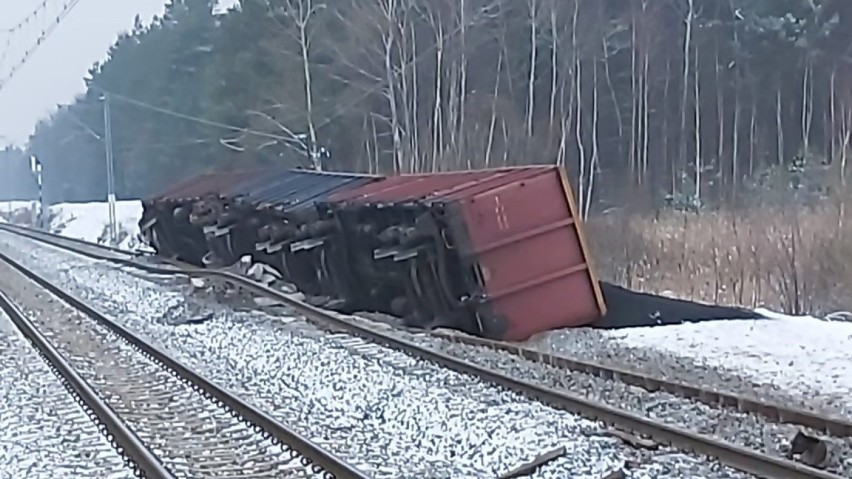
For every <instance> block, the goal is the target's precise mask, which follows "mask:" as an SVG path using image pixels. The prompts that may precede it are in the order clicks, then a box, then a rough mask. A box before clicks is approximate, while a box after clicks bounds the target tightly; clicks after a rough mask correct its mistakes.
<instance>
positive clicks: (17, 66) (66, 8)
mask: <svg viewBox="0 0 852 479" xmlns="http://www.w3.org/2000/svg"><path fill="white" fill-rule="evenodd" d="M79 3H80V0H66V1H65V2H64V3H63V5H62V7H61V9H60V11H59V13H58V14H57V15H56V19H55V20H53V21H51V22H50V24H49V25H48V26H47V27H45V28H43V29H42V30H41V32H40V33H39V35H38V37H37V38H36V40H35V41H34V42H33V43H32V44H30V45H29V46H28V47H27V48H26V49H25V50H24V54H23V55H22V56H21V58H20V59H18V60H17V61H15V62H13V63H12V68H11V69H10V70H9V72H8V73H6V74H5V75H2V76H0V90H2V89H3V87H4V86H5V85H6V84H8V82H9V80H11V79H12V78H14V77H15V75H16V74H17V73H18V72H19V71H20V70H21V68H22V67H23V66H24V65H26V64H27V62H28V61H29V60H30V58H32V56H33V54H34V53H35V52H36V51H37V50H38V49H39V47H41V46H42V45H43V44H44V42H45V41H46V40H47V39H48V38H49V37H50V35H51V34H53V32H54V31H55V30H56V28H57V27H58V26H59V25H60V24H61V23H62V22H63V21H64V20H65V18H67V17H68V15H69V14H70V13H71V12H72V11H73V10H74V8H75V7H76V6H77V5H79ZM47 4H48V1H47V0H42V3H41V5H39V7H37V8H36V9H35V10H34V11H33V12H32V13H30V14H29V15H27V16H26V17H25V18H24V20H22V21H21V22H19V24H18V25H20V26H18V25H15V26H14V27H13V29H9V30H8V31H7V32H5V33H9V38H7V40H6V46H5V48H4V52H3V55H2V57H3V59H4V60H5V57H6V56H7V55H8V50H9V48H10V45H11V38H12V34H14V33H17V32H18V31H19V30H20V29H21V28H22V26H23V25H26V24H27V23H29V22H32V21H34V20H35V18H36V17H37V16H38V15H39V14H40V13H41V12H42V11H44V10H46V9H47Z"/></svg>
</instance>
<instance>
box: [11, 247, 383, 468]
mask: <svg viewBox="0 0 852 479" xmlns="http://www.w3.org/2000/svg"><path fill="white" fill-rule="evenodd" d="M0 261H3V262H5V263H7V264H9V265H10V266H12V267H13V268H14V269H16V270H18V271H19V272H20V273H22V274H23V275H24V276H26V277H27V278H29V279H30V280H32V281H33V282H35V283H36V284H38V285H39V286H41V287H42V288H44V289H45V290H47V291H49V292H50V293H52V294H53V295H55V296H57V297H58V298H60V299H61V300H62V301H64V302H66V303H68V304H69V305H71V306H72V307H74V308H75V309H77V310H79V311H81V312H82V313H84V314H86V315H87V316H89V317H91V318H92V319H94V320H95V321H97V322H98V323H99V324H101V325H103V326H105V327H107V328H109V329H110V330H112V331H113V332H114V333H116V334H118V335H119V336H121V337H122V338H124V339H125V340H127V341H128V342H129V343H130V344H132V345H133V346H135V347H137V348H139V349H140V350H142V351H143V352H145V353H146V354H148V355H150V356H151V357H153V358H154V359H156V360H157V361H159V362H161V363H162V364H164V365H165V366H166V367H168V368H170V369H172V370H173V371H174V372H175V373H177V374H178V376H179V377H181V378H183V379H185V380H187V381H189V382H190V383H191V384H192V385H193V386H194V387H197V388H199V389H201V390H203V391H205V392H206V393H207V394H209V395H210V396H211V397H213V398H215V399H216V400H218V401H219V402H221V403H222V404H224V405H225V406H227V407H228V408H230V409H232V410H234V411H236V412H237V413H239V414H240V416H242V418H243V419H245V420H246V421H248V422H250V423H252V425H253V426H254V427H255V430H256V431H257V432H260V431H265V432H266V433H268V434H269V435H270V436H272V437H273V438H275V439H276V440H277V441H279V442H280V443H282V444H285V445H287V446H288V447H290V448H291V449H293V450H294V451H296V452H298V453H299V454H300V455H301V456H303V457H305V458H307V459H309V460H310V461H311V462H312V463H314V464H316V465H317V466H320V467H322V469H324V470H326V471H327V472H329V473H330V474H332V475H333V476H334V477H335V478H336V479H368V477H369V476H366V475H364V474H363V473H361V472H360V471H358V470H357V469H355V468H354V467H352V466H350V465H349V464H347V463H346V462H344V461H343V460H342V459H339V458H337V457H335V456H334V455H332V454H331V453H329V452H327V451H325V450H323V449H322V448H320V447H319V446H317V445H316V444H314V443H313V442H311V441H310V440H309V439H307V438H305V437H302V436H301V435H300V434H299V433H297V432H296V431H294V430H292V429H290V428H288V427H287V426H285V425H283V424H281V423H280V422H278V421H277V420H276V419H274V418H273V417H271V416H269V415H268V414H267V413H265V412H263V411H261V410H259V409H257V408H255V407H254V406H252V405H250V404H248V403H247V402H245V401H243V400H242V399H240V398H239V397H237V396H235V395H234V394H232V393H230V392H229V391H227V390H225V389H223V388H221V387H219V386H217V385H215V384H213V383H212V382H210V381H209V380H207V379H206V378H204V377H202V376H201V375H199V374H198V373H196V372H194V371H192V370H191V369H189V368H188V367H186V366H184V365H183V364H182V363H180V362H179V361H177V360H175V359H173V358H172V357H170V356H169V355H167V354H165V353H164V352H162V351H160V350H159V349H157V348H156V347H154V346H152V345H151V344H149V343H147V342H146V341H145V340H143V339H142V338H140V337H139V336H137V335H136V334H134V333H133V332H131V331H130V330H129V329H127V328H125V327H124V326H122V325H120V324H118V323H116V322H115V321H113V320H111V319H109V318H107V317H106V316H105V315H103V314H101V313H100V312H99V311H97V310H96V309H94V308H92V307H91V306H89V305H87V304H86V303H85V302H83V301H82V300H80V299H78V298H77V297H76V296H75V295H73V294H71V293H69V292H67V291H64V290H62V289H61V288H59V287H58V286H56V285H54V284H53V283H51V282H50V281H48V280H46V279H45V278H43V277H41V276H40V275H38V274H36V273H35V272H33V271H31V270H30V269H28V268H27V267H25V266H23V265H22V264H20V263H18V262H17V261H15V260H13V259H12V258H10V257H9V256H8V255H6V254H5V253H0ZM171 272H172V273H174V271H171Z"/></svg>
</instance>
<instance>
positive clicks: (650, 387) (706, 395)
mask: <svg viewBox="0 0 852 479" xmlns="http://www.w3.org/2000/svg"><path fill="white" fill-rule="evenodd" d="M0 229H7V230H10V231H12V232H13V233H16V234H20V235H22V236H26V237H29V238H31V239H34V240H36V241H45V239H44V237H47V238H51V239H53V240H56V242H64V243H73V244H77V245H80V246H84V247H88V248H97V249H105V250H108V251H111V252H113V253H119V254H123V255H126V256H129V257H145V256H146V255H141V254H139V253H138V252H133V251H126V250H121V249H118V248H112V247H108V246H103V245H99V244H95V243H91V242H88V241H84V240H80V239H77V238H67V237H64V236H60V235H57V234H55V233H50V232H45V231H41V230H34V229H30V228H25V227H22V226H18V225H11V224H0ZM48 242H49V243H52V244H54V245H56V246H59V245H57V244H56V243H55V242H53V241H48ZM60 247H63V248H65V249H69V248H68V247H67V246H60ZM75 251H76V252H77V253H79V254H82V255H84V256H88V257H90V258H93V259H98V260H108V261H115V262H119V263H122V264H125V265H128V266H132V267H135V268H143V269H147V270H148V271H149V272H152V273H167V274H168V273H172V274H174V273H181V272H185V271H189V270H192V271H194V273H193V274H196V275H206V276H211V275H213V276H218V277H222V276H223V275H229V274H231V273H227V272H223V271H216V270H212V269H198V268H195V267H194V266H191V265H186V264H183V263H180V262H177V261H169V260H162V259H161V261H168V264H170V265H172V266H173V267H175V268H178V269H179V270H180V271H175V270H172V269H169V270H166V269H159V268H157V267H156V266H153V265H142V266H140V265H139V263H138V262H136V261H128V260H126V259H121V258H112V257H108V256H104V255H101V254H98V253H94V252H91V251H88V250H78V249H76V248H75ZM225 277H228V276H225ZM236 278H238V279H237V280H238V281H240V282H241V283H242V284H244V285H245V284H246V281H250V280H247V279H246V278H243V277H239V276H237V277H236ZM228 279H232V280H233V279H234V278H232V277H228ZM252 283H253V282H252ZM261 293H262V292H261ZM262 294H264V295H266V296H268V295H267V294H266V293H262ZM431 334H432V335H433V336H435V337H438V338H441V339H445V340H448V341H455V342H460V343H463V344H466V345H469V346H475V347H484V348H490V349H493V350H500V351H503V352H506V353H509V354H513V355H516V356H519V357H521V358H523V359H527V360H530V361H534V362H538V363H542V364H545V365H550V366H555V367H560V368H563V369H568V370H571V371H577V372H581V373H586V374H590V375H593V376H596V377H599V378H602V379H607V380H614V381H619V382H623V383H625V384H629V385H632V386H637V387H640V388H643V389H645V390H647V391H649V392H657V391H664V392H668V393H671V394H674V395H676V396H680V397H683V398H686V399H692V400H695V401H698V402H701V403H703V404H707V405H708V406H712V407H728V408H732V409H735V410H737V411H739V412H744V413H754V414H757V415H760V416H763V417H765V418H767V419H768V420H770V421H772V422H777V423H783V424H796V425H799V426H804V427H808V428H810V429H813V430H815V431H819V432H822V433H825V434H828V435H832V436H836V437H852V421H850V420H848V419H846V418H843V417H839V416H836V415H829V414H820V413H817V412H813V411H808V410H805V409H802V408H798V407H790V406H784V405H781V404H777V403H772V402H764V401H760V400H758V399H753V398H749V397H746V396H743V395H740V394H734V393H730V392H725V391H719V390H715V389H714V390H711V389H706V388H703V387H701V386H696V385H692V384H687V383H684V382H680V381H676V380H671V379H666V378H661V377H655V376H651V375H647V374H643V373H640V372H637V371H630V370H627V369H624V368H620V367H618V366H612V365H605V364H601V363H597V362H593V361H589V360H579V359H572V358H568V357H565V356H560V355H557V354H553V353H546V352H542V351H538V350H535V349H532V348H528V347H523V346H521V345H520V344H518V343H508V342H503V341H495V340H491V339H486V338H480V337H477V336H471V335H468V334H465V333H462V332H455V331H452V332H445V331H432V332H431Z"/></svg>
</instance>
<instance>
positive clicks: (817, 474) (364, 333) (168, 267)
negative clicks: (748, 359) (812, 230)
mask: <svg viewBox="0 0 852 479" xmlns="http://www.w3.org/2000/svg"><path fill="white" fill-rule="evenodd" d="M4 229H6V230H8V231H14V232H16V233H18V234H20V235H24V236H27V237H29V238H31V239H35V240H39V241H42V242H47V243H51V244H53V245H55V246H59V247H60V248H63V249H69V250H72V251H75V252H77V253H80V254H83V255H85V256H89V257H91V258H95V259H100V260H108V261H116V262H118V263H122V264H125V265H127V266H131V267H134V268H140V269H143V270H147V271H149V272H152V273H161V274H162V273H166V274H168V273H181V274H189V275H193V276H202V277H208V278H216V279H220V280H226V281H229V282H232V283H235V284H238V285H240V286H241V287H243V288H246V289H249V290H252V291H254V292H255V293H258V294H261V295H264V296H267V297H270V298H274V299H275V300H277V301H280V302H281V303H284V304H286V305H287V306H289V307H291V308H293V309H295V310H297V311H299V312H300V313H301V314H303V315H304V316H305V317H306V318H307V319H308V320H309V321H311V322H313V323H315V324H316V325H318V326H320V327H323V328H326V329H331V330H334V331H344V332H346V333H348V334H351V335H354V336H359V337H361V338H364V339H366V340H368V341H370V342H374V343H378V344H381V345H385V346H387V347H391V348H394V349H398V350H401V351H405V352H406V353H408V354H411V355H414V356H416V357H420V358H422V359H425V360H427V361H430V362H433V363H437V364H440V365H442V366H444V367H447V368H449V369H452V370H455V371H458V372H462V373H465V374H471V375H475V376H478V377H480V378H483V379H485V380H487V381H489V382H491V383H493V384H497V385H500V386H503V387H506V388H508V389H511V390H514V391H518V392H521V393H523V394H525V395H527V396H530V397H533V398H535V399H537V400H539V401H541V402H544V403H546V404H549V405H551V406H554V407H556V408H560V409H564V410H567V411H571V412H574V413H577V414H580V415H583V416H586V417H591V418H595V419H598V420H601V421H604V422H606V423H609V424H614V425H616V426H617V427H619V428H621V429H626V430H630V431H632V432H634V433H638V434H642V435H646V436H648V437H650V438H652V439H653V440H655V441H658V442H661V443H667V444H671V445H673V446H676V447H678V448H682V449H686V450H690V451H693V452H696V453H699V454H704V455H708V456H711V457H714V458H717V459H718V460H719V461H720V462H722V463H724V464H726V465H729V466H732V467H734V468H736V469H739V470H741V471H744V472H748V473H750V474H754V475H756V476H758V477H768V478H824V479H836V478H839V477H840V476H837V475H834V474H831V473H829V472H825V471H822V470H818V469H815V468H811V467H808V466H805V465H803V464H800V463H796V462H793V461H789V460H785V459H781V458H778V457H774V456H769V455H765V454H762V453H759V452H757V451H754V450H751V449H748V448H743V447H739V446H735V445H732V444H728V443H725V442H723V441H719V440H716V439H714V438H710V437H707V436H702V435H699V434H695V433H692V432H690V431H686V430H683V429H680V428H677V427H673V426H670V425H666V424H662V423H659V422H657V421H654V420H651V419H648V418H645V417H641V416H638V415H635V414H632V413H629V412H627V411H624V410H620V409H617V408H613V407H609V406H606V405H604V404H601V403H596V402H594V401H589V400H587V399H584V398H582V397H579V396H576V395H572V394H568V393H565V392H560V391H556V390H553V389H549V388H545V387H541V386H538V385H535V384H531V383H528V382H525V381H520V380H517V379H514V378H510V377H507V376H504V375H502V374H500V373H498V372H495V371H491V370H488V369H485V368H482V367H479V366H477V365H474V364H471V363H469V362H466V361H463V360H459V359H457V358H454V357H451V356H448V355H445V354H442V353H439V352H436V351H433V350H429V349H424V348H422V347H420V346H418V345H417V344H414V343H412V342H410V341H405V340H401V339H399V338H396V337H393V336H392V335H388V334H385V333H383V332H381V331H377V330H375V329H374V328H371V327H368V326H364V325H361V324H358V323H356V322H352V321H349V320H347V319H345V318H342V317H340V316H338V315H336V314H333V313H329V312H327V311H324V310H321V309H319V308H316V307H313V306H310V305H307V304H304V303H301V302H299V301H296V300H294V299H293V298H291V297H289V296H287V295H285V294H282V293H280V292H278V291H275V290H272V289H270V288H267V287H265V286H263V285H260V284H257V283H254V282H252V281H250V280H249V279H247V278H244V277H241V276H238V275H235V274H232V273H228V272H223V271H217V270H209V269H198V268H192V267H185V266H183V265H179V264H177V263H170V264H149V263H145V262H140V261H139V260H138V258H136V255H133V254H128V253H126V252H121V251H115V250H112V251H109V252H108V253H106V252H103V251H102V250H100V251H99V250H98V249H97V248H98V246H97V245H92V244H89V243H85V242H81V241H78V240H71V239H68V238H61V237H60V238H57V237H55V236H53V235H48V234H44V233H40V232H34V231H31V230H23V229H20V228H17V227H14V228H8V227H5V226H4ZM451 336H453V339H454V340H458V341H462V342H467V343H470V344H475V345H477V346H488V347H492V348H500V349H507V350H512V349H513V348H517V347H516V346H512V345H504V344H502V343H493V342H487V341H485V340H479V339H477V338H468V337H462V336H459V335H451ZM525 351H526V350H523V349H522V348H517V349H515V350H514V351H513V352H514V353H515V354H520V355H529V356H534V359H537V360H539V361H544V362H552V363H553V364H555V365H560V361H559V360H558V358H556V357H553V356H549V355H541V354H540V353H537V352H536V353H533V352H531V351H529V352H525ZM562 365H563V366H567V367H569V368H570V369H575V370H584V371H586V372H591V373H592V374H597V375H600V376H602V377H612V378H617V379H619V380H621V379H622V378H627V381H628V382H632V383H635V384H636V385H639V386H642V387H645V388H647V389H654V388H656V389H665V390H670V392H674V393H682V394H684V395H685V396H687V397H692V398H694V399H697V400H700V401H703V402H706V403H708V404H721V405H728V406H731V405H733V406H734V407H741V408H753V412H756V413H762V414H767V415H768V416H770V417H771V416H772V414H773V408H774V411H775V412H777V413H778V414H777V416H776V417H777V419H779V420H781V421H790V422H797V421H798V422H800V423H806V424H804V425H807V426H809V427H813V425H817V426H818V427H817V429H820V430H825V431H827V432H832V433H835V434H843V433H844V432H848V431H849V429H848V428H849V425H848V423H844V421H842V420H839V419H832V418H825V417H821V416H819V415H816V414H813V413H807V412H803V411H787V410H784V408H782V407H780V406H772V405H765V404H759V403H757V402H755V404H752V405H749V403H748V402H747V401H741V400H739V401H734V402H731V399H728V398H727V397H726V396H725V395H724V394H723V393H719V392H716V391H707V392H705V393H704V394H700V389H699V388H696V387H693V386H688V385H678V384H676V383H672V382H667V381H661V380H659V379H656V378H645V377H642V376H641V375H638V374H635V373H628V372H626V371H618V370H616V369H615V368H607V367H605V366H599V365H589V364H588V363H581V362H577V361H575V362H563V363H562ZM695 392H699V394H695ZM738 399H741V398H738ZM791 412H794V413H796V414H790V413H791ZM820 425H821V426H820Z"/></svg>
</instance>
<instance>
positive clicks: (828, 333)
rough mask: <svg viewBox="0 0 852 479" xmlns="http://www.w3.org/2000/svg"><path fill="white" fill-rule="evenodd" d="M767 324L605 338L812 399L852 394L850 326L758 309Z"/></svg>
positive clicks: (734, 323)
mask: <svg viewBox="0 0 852 479" xmlns="http://www.w3.org/2000/svg"><path fill="white" fill-rule="evenodd" d="M758 312H759V313H760V314H762V315H764V316H765V317H767V318H769V319H768V320H730V321H711V322H703V323H693V324H682V325H672V326H664V327H649V328H636V329H631V330H622V331H612V332H608V333H607V334H609V335H611V336H612V337H613V339H615V340H617V341H619V342H622V343H624V344H625V345H627V346H633V347H640V348H649V349H655V350H657V351H660V352H664V353H669V354H672V355H676V356H680V357H685V358H691V359H692V360H693V361H695V362H696V363H697V364H703V365H706V366H709V367H712V368H725V369H728V370H731V371H736V372H738V373H739V374H741V375H742V376H743V377H744V378H748V379H750V380H752V381H754V382H756V383H763V384H773V385H776V386H778V387H781V388H784V389H787V390H790V391H791V392H792V391H795V392H797V393H799V394H802V395H808V394H852V355H850V354H849V352H850V351H852V324H850V323H847V322H837V321H826V320H822V319H818V318H814V317H812V316H788V315H785V314H781V313H776V312H772V311H767V310H759V311H758Z"/></svg>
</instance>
